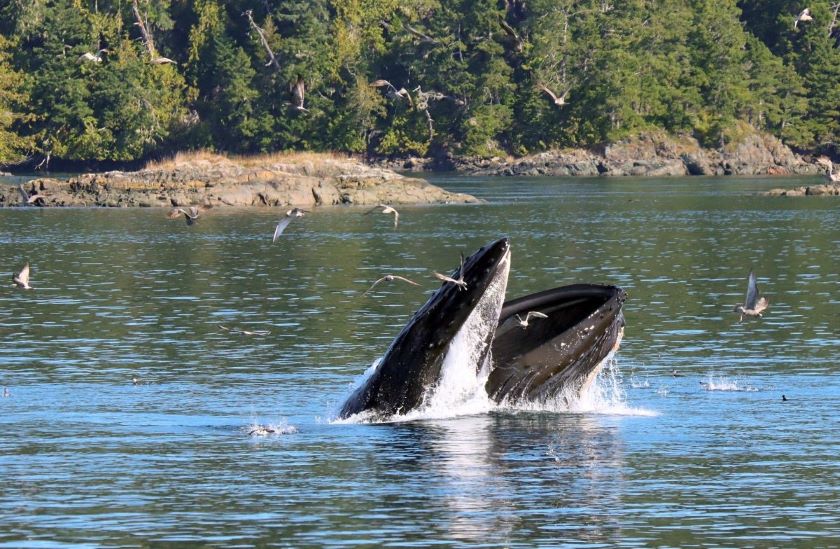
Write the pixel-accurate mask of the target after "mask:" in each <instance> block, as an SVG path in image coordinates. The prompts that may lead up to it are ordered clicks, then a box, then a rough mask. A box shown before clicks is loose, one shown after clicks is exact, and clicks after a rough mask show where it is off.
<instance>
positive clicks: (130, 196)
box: [0, 152, 478, 207]
mask: <svg viewBox="0 0 840 549" xmlns="http://www.w3.org/2000/svg"><path fill="white" fill-rule="evenodd" d="M23 188H24V191H25V192H26V193H27V194H28V195H29V198H28V201H29V203H31V204H36V205H39V206H105V207H169V206H189V205H201V206H205V207H217V206H268V207H271V206H276V207H286V206H301V207H313V206H331V205H342V204H344V205H353V204H355V205H375V204H381V203H385V204H439V203H469V202H477V201H478V200H477V199H476V198H475V197H473V196H470V195H467V194H459V193H451V192H448V191H445V190H443V189H441V188H440V187H437V186H435V185H432V184H430V183H428V182H426V181H424V180H422V179H418V178H413V177H406V176H403V175H400V174H398V173H396V172H394V171H392V170H388V169H385V168H377V167H371V166H367V165H365V164H363V163H362V162H360V161H358V160H355V159H353V158H350V157H347V156H340V155H333V154H319V153H281V154H272V155H257V156H243V157H234V156H224V155H220V154H213V153H206V152H195V153H182V154H178V155H176V156H174V157H173V158H171V159H168V160H164V161H160V162H153V163H150V164H148V165H147V166H146V167H145V168H144V169H142V170H139V171H109V172H104V173H87V174H82V175H79V176H75V177H71V178H70V179H66V180H62V179H54V178H41V179H33V180H32V181H29V182H28V183H27V184H26V185H24V187H23ZM22 203H23V197H22V195H21V193H20V190H19V189H18V188H16V187H11V186H4V187H0V206H19V205H21V204H22Z"/></svg>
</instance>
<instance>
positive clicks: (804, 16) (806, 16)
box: [793, 8, 814, 29]
mask: <svg viewBox="0 0 840 549" xmlns="http://www.w3.org/2000/svg"><path fill="white" fill-rule="evenodd" d="M813 20H814V18H813V17H811V9H810V8H805V9H804V10H802V11H800V12H799V16H798V17H797V18H796V21H794V22H793V28H794V29H795V28H796V25H798V24H799V22H800V21H806V22H807V21H813Z"/></svg>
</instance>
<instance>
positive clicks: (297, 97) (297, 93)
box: [292, 75, 309, 112]
mask: <svg viewBox="0 0 840 549" xmlns="http://www.w3.org/2000/svg"><path fill="white" fill-rule="evenodd" d="M305 95H306V83H305V82H304V81H303V77H302V76H300V75H298V77H297V81H296V82H295V83H294V84H293V85H292V105H293V106H294V108H296V109H297V110H299V111H303V112H309V110H308V109H306V108H305V107H304V106H303V101H304V98H305Z"/></svg>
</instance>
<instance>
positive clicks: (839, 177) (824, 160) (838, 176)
mask: <svg viewBox="0 0 840 549" xmlns="http://www.w3.org/2000/svg"><path fill="white" fill-rule="evenodd" d="M817 163H819V164H822V165H823V166H825V167H826V169H827V170H828V171H827V172H826V174H825V177H826V179H828V181H830V182H831V183H840V173H834V162H832V161H831V159H830V158H828V157H826V156H821V157H819V158H817Z"/></svg>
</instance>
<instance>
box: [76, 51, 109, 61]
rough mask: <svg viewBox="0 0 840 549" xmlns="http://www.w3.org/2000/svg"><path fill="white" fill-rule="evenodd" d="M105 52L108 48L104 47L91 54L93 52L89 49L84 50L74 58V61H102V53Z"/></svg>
mask: <svg viewBox="0 0 840 549" xmlns="http://www.w3.org/2000/svg"><path fill="white" fill-rule="evenodd" d="M107 52H108V50H106V49H105V48H102V49H101V50H99V51H98V52H96V54H93V53H90V52H89V51H86V52H85V53H83V54H82V55H80V56H79V58H78V59H76V63H83V62H85V61H90V62H93V63H101V62H102V54H103V53H107Z"/></svg>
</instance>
